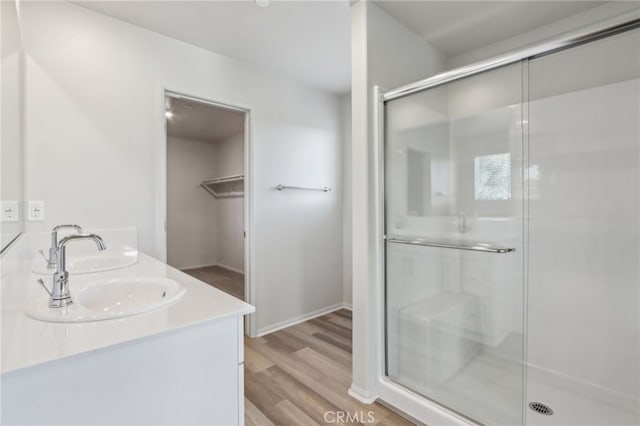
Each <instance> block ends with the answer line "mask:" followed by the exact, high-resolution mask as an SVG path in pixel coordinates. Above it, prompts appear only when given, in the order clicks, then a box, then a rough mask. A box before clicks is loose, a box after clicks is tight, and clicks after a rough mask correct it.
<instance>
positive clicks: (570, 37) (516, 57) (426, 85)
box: [382, 10, 640, 102]
mask: <svg viewBox="0 0 640 426" xmlns="http://www.w3.org/2000/svg"><path fill="white" fill-rule="evenodd" d="M636 27H640V10H634V11H632V12H628V13H625V14H622V15H620V16H618V17H616V18H612V19H609V20H606V21H604V22H602V23H600V24H598V25H597V26H591V27H588V28H587V29H582V30H578V31H573V32H571V33H568V34H566V35H565V36H563V37H561V38H556V39H553V40H551V41H547V42H543V43H540V44H535V45H533V46H530V47H525V48H524V49H521V50H517V51H515V52H510V53H506V54H504V55H500V56H496V57H493V58H490V59H487V60H485V61H481V62H476V63H473V64H471V65H468V66H464V67H460V68H456V69H454V70H451V71H446V72H443V73H440V74H436V75H434V76H433V77H429V78H427V79H424V80H420V81H417V82H415V83H410V84H407V85H405V86H402V87H399V88H397V89H394V90H391V91H389V92H386V93H384V94H383V95H382V101H384V102H386V101H390V100H393V99H397V98H401V97H404V96H407V95H411V94H413V93H417V92H421V91H423V90H426V89H430V88H432V87H435V86H440V85H442V84H445V83H449V82H452V81H455V80H459V79H461V78H465V77H470V76H472V75H475V74H479V73H481V72H484V71H489V70H492V69H495V68H499V67H502V66H505V65H509V64H513V63H516V62H519V61H522V60H524V59H531V58H536V57H540V56H545V55H549V54H551V53H555V52H557V51H560V50H564V49H568V48H570V47H574V46H577V45H579V44H584V43H588V42H591V41H594V40H597V39H600V38H603V37H608V36H611V35H614V34H618V33H621V32H624V31H628V30H632V29H634V28H636Z"/></svg>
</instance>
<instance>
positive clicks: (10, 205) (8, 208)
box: [0, 201, 20, 222]
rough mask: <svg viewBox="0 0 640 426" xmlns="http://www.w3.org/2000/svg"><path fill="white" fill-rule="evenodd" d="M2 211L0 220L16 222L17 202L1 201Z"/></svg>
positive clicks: (17, 216)
mask: <svg viewBox="0 0 640 426" xmlns="http://www.w3.org/2000/svg"><path fill="white" fill-rule="evenodd" d="M1 204H2V206H1V207H0V208H2V213H0V222H17V221H18V218H19V217H20V216H19V215H18V202H17V201H3V202H2V203H1Z"/></svg>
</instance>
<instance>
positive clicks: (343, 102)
mask: <svg viewBox="0 0 640 426" xmlns="http://www.w3.org/2000/svg"><path fill="white" fill-rule="evenodd" d="M340 108H341V115H342V141H343V144H342V182H344V183H345V185H344V189H343V192H342V265H343V270H342V291H343V296H342V297H343V300H344V303H345V304H346V305H347V306H351V302H352V300H353V295H352V293H353V286H352V274H353V271H352V261H351V259H352V249H353V247H352V244H351V233H352V231H353V228H352V218H351V209H352V207H353V205H352V202H351V185H350V182H351V130H352V129H351V127H352V126H351V95H350V94H349V95H345V96H343V97H342V98H341V99H340Z"/></svg>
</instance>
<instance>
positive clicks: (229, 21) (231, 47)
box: [73, 0, 351, 93]
mask: <svg viewBox="0 0 640 426" xmlns="http://www.w3.org/2000/svg"><path fill="white" fill-rule="evenodd" d="M73 3H75V4H77V5H80V6H82V7H85V8H87V9H91V10H93V11H95V12H99V13H102V14H105V15H107V16H111V17H113V18H116V19H119V20H122V21H125V22H129V23H131V24H134V25H137V26H140V27H143V28H146V29H148V30H151V31H154V32H157V33H160V34H163V35H166V36H168V37H171V38H174V39H177V40H181V41H184V42H187V43H190V44H192V45H195V46H198V47H201V48H203V49H207V50H210V51H212V52H217V53H220V54H222V55H225V56H230V57H233V58H236V59H240V60H242V61H246V62H249V63H253V64H257V65H259V66H261V67H266V68H269V69H272V70H274V71H277V72H281V73H282V72H284V73H286V74H287V75H289V76H291V77H293V78H295V79H297V80H300V81H301V82H303V83H305V84H308V85H311V86H314V87H318V88H320V89H323V90H328V91H331V92H334V93H345V92H349V91H350V86H351V56H350V50H351V12H350V4H349V2H348V1H347V0H339V1H336V0H334V1H326V0H325V1H322V0H318V1H313V0H309V1H271V2H270V4H269V6H268V7H259V6H257V5H256V3H255V2H254V1H250V0H249V1H247V0H236V1H74V2H73Z"/></svg>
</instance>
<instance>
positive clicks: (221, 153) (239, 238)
mask: <svg viewBox="0 0 640 426" xmlns="http://www.w3.org/2000/svg"><path fill="white" fill-rule="evenodd" d="M215 145H216V149H217V157H216V158H217V170H218V176H232V175H239V174H242V173H244V132H243V133H239V134H237V135H233V136H230V137H228V138H226V139H224V140H222V141H217V142H216V144H215ZM216 207H217V210H216V211H217V215H216V220H217V223H218V261H217V264H218V265H220V266H224V267H226V268H229V269H232V270H235V271H237V272H243V271H244V236H243V233H244V197H233V198H220V199H218V200H217V206H216Z"/></svg>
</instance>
